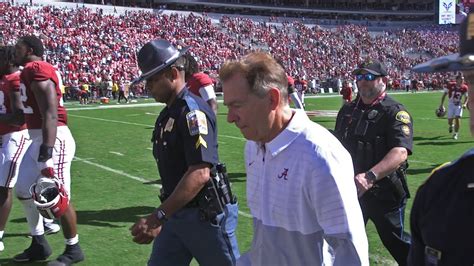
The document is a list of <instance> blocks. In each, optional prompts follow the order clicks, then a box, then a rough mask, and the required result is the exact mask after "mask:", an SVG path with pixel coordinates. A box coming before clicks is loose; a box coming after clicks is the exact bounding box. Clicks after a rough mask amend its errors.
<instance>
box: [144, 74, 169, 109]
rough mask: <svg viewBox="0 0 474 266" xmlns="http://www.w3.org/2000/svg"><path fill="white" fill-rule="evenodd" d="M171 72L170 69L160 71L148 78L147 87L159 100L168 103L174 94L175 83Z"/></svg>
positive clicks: (156, 99)
mask: <svg viewBox="0 0 474 266" xmlns="http://www.w3.org/2000/svg"><path fill="white" fill-rule="evenodd" d="M169 72H170V70H169V69H168V70H164V71H161V72H158V73H156V74H154V75H153V76H151V77H150V78H148V79H147V80H146V87H147V88H148V89H149V90H150V93H151V95H152V96H153V98H154V99H155V101H157V102H160V103H165V104H166V103H168V101H169V99H170V98H171V96H172V91H173V87H172V86H173V84H172V82H171V81H170V78H169V76H170V73H169Z"/></svg>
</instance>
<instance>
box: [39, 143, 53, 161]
mask: <svg viewBox="0 0 474 266" xmlns="http://www.w3.org/2000/svg"><path fill="white" fill-rule="evenodd" d="M51 158H53V147H48V146H46V145H44V144H41V146H40V151H39V155H38V162H46V161H47V160H49V159H51Z"/></svg>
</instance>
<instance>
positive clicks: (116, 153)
mask: <svg viewBox="0 0 474 266" xmlns="http://www.w3.org/2000/svg"><path fill="white" fill-rule="evenodd" d="M109 153H112V154H115V155H118V156H123V153H120V152H117V151H109Z"/></svg>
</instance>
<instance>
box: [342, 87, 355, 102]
mask: <svg viewBox="0 0 474 266" xmlns="http://www.w3.org/2000/svg"><path fill="white" fill-rule="evenodd" d="M339 93H340V94H342V98H343V99H344V100H347V101H349V102H350V101H352V88H351V87H350V86H348V85H344V87H342V90H341V91H340V92H339Z"/></svg>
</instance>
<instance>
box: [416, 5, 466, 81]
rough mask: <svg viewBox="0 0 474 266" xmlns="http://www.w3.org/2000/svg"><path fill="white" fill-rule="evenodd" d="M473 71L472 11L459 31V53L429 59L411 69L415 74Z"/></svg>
mask: <svg viewBox="0 0 474 266" xmlns="http://www.w3.org/2000/svg"><path fill="white" fill-rule="evenodd" d="M472 69H474V11H471V12H470V13H469V15H468V16H467V17H466V18H465V19H464V21H463V22H462V24H461V27H460V31H459V53H456V54H450V55H446V56H442V57H438V58H435V59H431V60H429V61H427V62H425V63H423V64H419V65H416V66H414V67H413V69H412V70H413V71H415V72H444V71H462V70H472Z"/></svg>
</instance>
